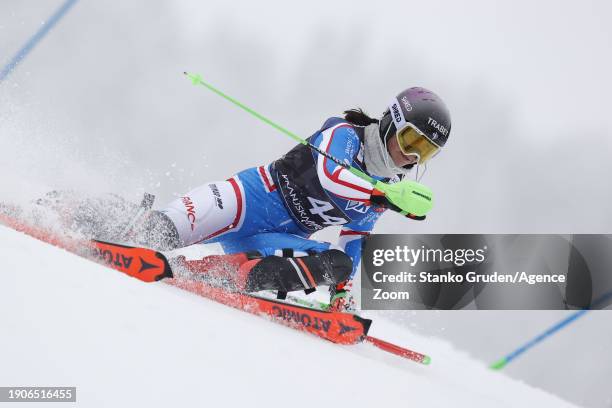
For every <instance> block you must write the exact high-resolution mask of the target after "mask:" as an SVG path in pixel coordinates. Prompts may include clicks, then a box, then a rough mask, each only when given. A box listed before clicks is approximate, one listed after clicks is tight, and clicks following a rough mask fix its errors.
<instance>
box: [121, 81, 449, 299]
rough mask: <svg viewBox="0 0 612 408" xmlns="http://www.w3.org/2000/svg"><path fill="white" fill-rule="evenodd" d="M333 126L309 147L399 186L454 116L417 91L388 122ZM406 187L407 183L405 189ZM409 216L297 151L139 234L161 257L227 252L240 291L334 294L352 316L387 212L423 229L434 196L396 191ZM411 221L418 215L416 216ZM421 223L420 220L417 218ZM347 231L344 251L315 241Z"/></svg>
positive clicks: (211, 187) (353, 114) (399, 102)
mask: <svg viewBox="0 0 612 408" xmlns="http://www.w3.org/2000/svg"><path fill="white" fill-rule="evenodd" d="M344 113H345V116H344V119H341V118H335V117H332V118H330V119H328V120H326V121H325V123H324V124H323V126H322V127H321V128H320V129H319V130H318V131H316V132H315V133H314V134H313V135H312V136H310V137H309V138H308V139H307V141H308V142H310V143H311V144H313V145H314V146H317V147H318V148H319V149H321V150H323V151H325V152H327V153H328V154H329V155H331V156H333V157H334V158H336V159H338V160H339V161H340V162H342V163H345V164H347V165H350V166H352V167H355V168H357V169H359V170H361V171H363V172H365V173H366V174H368V175H370V176H371V177H372V178H374V179H375V180H380V181H383V182H386V183H397V182H399V181H400V180H401V179H402V178H403V177H404V176H405V175H406V174H407V173H408V171H409V170H410V169H412V168H413V167H414V166H416V165H420V164H423V163H426V162H427V161H428V160H429V159H430V158H431V157H433V156H434V155H435V154H437V153H438V152H439V151H440V150H441V149H442V147H443V146H444V145H445V143H446V141H447V140H448V136H449V133H450V129H451V121H450V115H449V112H448V109H447V108H446V106H445V104H444V103H443V102H442V100H441V99H440V98H439V97H438V96H437V95H436V94H434V93H433V92H431V91H428V90H426V89H424V88H409V89H407V90H405V91H403V92H401V93H400V94H399V95H397V97H396V98H395V99H393V101H392V102H391V104H390V106H389V108H388V109H387V110H386V111H385V112H384V114H383V116H382V118H381V119H380V120H377V119H372V118H370V117H369V116H367V115H366V114H365V113H364V112H363V111H361V110H360V109H351V110H348V111H345V112H344ZM406 181H407V180H406ZM397 186H399V187H398V188H400V190H401V189H403V190H402V191H400V193H401V195H402V196H403V197H405V200H404V202H402V205H401V208H398V206H397V205H396V204H397V203H395V202H392V200H391V199H390V197H388V196H386V195H385V193H384V192H382V191H380V190H379V189H378V188H375V186H374V185H372V184H371V183H370V182H367V181H364V180H363V179H362V178H360V177H358V176H356V175H355V174H353V173H351V172H350V171H349V170H348V169H347V168H345V167H343V166H340V165H338V164H337V163H336V162H334V161H332V160H330V159H329V158H327V157H325V156H323V155H321V154H320V153H317V152H316V151H314V150H312V149H310V148H309V147H308V146H305V145H302V144H299V145H297V146H296V147H294V148H293V149H291V150H290V151H289V152H288V153H287V154H285V155H284V156H282V157H281V158H280V159H278V160H276V161H274V162H272V163H270V164H268V165H265V166H260V167H255V168H250V169H247V170H243V171H241V172H240V173H238V174H236V175H235V176H233V177H231V178H229V179H228V180H225V181H217V182H212V183H206V184H204V185H202V186H201V187H198V188H196V189H194V190H192V191H190V192H188V193H187V194H185V195H184V196H182V197H181V198H179V199H177V200H175V201H173V202H171V203H170V204H169V205H168V206H167V207H166V208H164V209H162V210H161V211H153V212H151V213H150V214H149V216H148V217H146V219H145V220H144V221H143V222H142V224H141V225H140V226H138V227H136V228H135V229H134V233H133V237H134V238H135V240H136V241H138V242H140V243H142V244H144V245H148V246H151V247H155V248H157V249H161V250H167V249H174V248H178V247H183V246H187V245H192V244H195V243H213V242H217V243H220V244H221V245H222V247H223V249H224V251H225V252H226V253H227V254H235V255H233V256H230V257H228V258H226V259H228V260H230V262H233V263H234V264H235V266H236V267H237V268H236V271H234V273H233V275H232V277H231V279H232V281H233V284H235V285H236V287H237V288H238V290H241V291H247V292H251V291H259V290H264V289H272V290H278V291H279V293H280V294H282V293H286V292H289V291H294V290H306V291H307V292H309V291H313V290H314V288H315V287H316V286H318V285H321V284H323V285H329V286H330V308H331V309H332V310H352V309H353V308H354V302H353V300H352V296H351V295H350V292H349V291H350V288H351V281H352V279H353V277H354V276H355V273H356V270H357V266H358V264H359V261H360V257H361V245H362V238H364V237H365V236H367V235H368V234H369V233H370V231H371V230H372V228H373V227H374V224H375V223H376V221H377V220H378V218H379V217H380V216H381V215H382V213H383V212H384V211H385V210H386V209H392V210H395V211H400V212H402V210H404V211H403V213H404V214H406V213H408V215H409V216H410V217H411V218H414V219H422V218H424V215H425V213H426V212H428V211H429V209H431V196H430V195H429V197H427V194H419V189H425V191H426V192H428V191H429V190H427V189H426V188H425V187H424V186H422V185H420V184H418V183H416V182H401V183H399V184H397ZM410 213H411V214H410ZM413 214H416V215H417V216H421V217H416V216H414V215H413ZM333 225H341V226H342V229H341V230H340V237H339V241H338V244H337V245H333V244H331V243H329V242H320V241H316V240H312V239H309V237H310V235H312V234H313V233H315V232H317V231H319V230H321V229H323V228H326V227H328V226H333Z"/></svg>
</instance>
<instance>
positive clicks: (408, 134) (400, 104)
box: [380, 87, 451, 167]
mask: <svg viewBox="0 0 612 408" xmlns="http://www.w3.org/2000/svg"><path fill="white" fill-rule="evenodd" d="M450 130H451V118H450V114H449V112H448V108H447V107H446V105H445V104H444V102H443V101H442V99H440V97H439V96H438V95H436V94H435V93H433V92H431V91H429V90H427V89H425V88H420V87H415V88H408V89H406V90H404V91H402V92H400V93H399V95H397V97H396V98H395V99H394V100H393V101H392V102H391V104H390V105H389V109H387V110H386V111H385V113H384V114H383V117H382V118H381V120H380V137H381V138H382V141H383V143H384V144H385V146H386V144H387V141H388V140H389V138H391V137H393V136H395V137H397V141H398V144H399V146H400V150H401V151H402V153H404V154H405V155H410V154H414V155H417V156H418V158H419V163H425V162H426V161H427V160H429V159H430V158H431V157H433V156H435V155H436V154H437V153H438V152H439V151H440V150H441V149H442V147H443V146H444V145H445V144H446V141H447V140H448V136H449V134H450ZM410 167H411V166H410Z"/></svg>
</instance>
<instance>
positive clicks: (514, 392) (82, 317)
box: [0, 226, 572, 408]
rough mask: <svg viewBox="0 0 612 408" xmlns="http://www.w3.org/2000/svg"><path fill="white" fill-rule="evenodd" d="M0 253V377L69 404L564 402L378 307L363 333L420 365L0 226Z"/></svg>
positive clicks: (483, 404)
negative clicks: (65, 395)
mask: <svg viewBox="0 0 612 408" xmlns="http://www.w3.org/2000/svg"><path fill="white" fill-rule="evenodd" d="M0 260H1V261H2V269H1V271H0V278H1V282H2V283H1V284H0V324H1V326H2V335H1V336H0V361H1V366H2V370H0V385H2V386H26V385H29V386H76V387H77V403H76V406H83V407H103V406H146V407H168V406H177V407H183V406H185V407H187V406H213V407H214V406H251V407H253V406H281V405H282V406H291V407H292V408H293V407H306V406H308V407H312V406H323V405H325V406H343V407H361V406H390V405H391V404H394V405H395V404H402V406H414V407H419V408H422V407H449V406H469V407H526V406H538V407H569V406H572V405H570V404H568V403H567V402H565V401H563V400H560V399H559V398H557V397H555V396H552V395H550V394H547V393H545V392H544V391H541V390H538V389H535V388H533V387H530V386H528V385H525V384H523V383H520V382H517V381H515V380H512V379H510V378H507V377H505V376H504V375H502V374H500V373H497V372H491V371H489V370H488V369H486V368H485V367H483V366H482V364H481V363H478V362H476V361H474V360H472V359H470V358H469V357H468V356H467V355H465V354H463V353H461V352H458V351H457V350H455V349H453V348H452V347H451V346H450V345H449V344H447V343H443V342H440V341H439V340H430V339H427V338H424V337H420V336H417V335H415V334H413V333H411V332H409V331H407V330H406V329H405V328H399V327H396V326H394V325H393V324H392V323H389V322H385V321H383V320H380V319H378V320H376V321H375V322H374V325H373V327H372V331H371V333H372V334H373V335H377V336H380V337H383V338H386V339H388V340H391V341H396V342H398V343H400V344H403V345H405V346H408V347H413V348H414V349H416V350H418V351H423V352H426V353H428V354H430V355H431V356H432V358H433V361H432V365H430V366H421V365H419V364H415V363H413V362H410V361H405V360H402V359H400V358H397V357H395V356H392V355H386V354H385V353H383V352H382V351H380V350H378V349H375V348H373V347H372V346H369V345H367V344H360V345H357V346H338V345H334V344H332V343H329V342H326V341H324V340H320V339H318V338H316V337H314V336H310V335H307V334H304V333H300V332H297V331H294V330H292V329H290V328H286V327H283V326H280V325H278V324H275V323H273V322H269V321H267V320H265V319H262V318H260V317H256V316H252V315H249V314H247V313H244V312H241V311H238V310H234V309H231V308H229V307H226V306H223V305H220V304H217V303H214V302H212V301H209V300H207V299H204V298H201V297H199V296H196V295H193V294H191V293H188V292H184V291H181V290H180V289H177V288H174V287H171V286H169V285H165V284H163V283H155V284H145V283H142V282H140V281H137V280H135V279H131V278H129V277H127V276H124V275H122V274H121V273H118V272H115V271H113V270H110V269H107V268H105V267H103V266H101V265H97V264H95V263H92V262H90V261H87V260H85V259H82V258H79V257H77V256H74V255H72V254H69V253H67V252H65V251H63V250H61V249H58V248H55V247H52V246H50V245H48V244H45V243H42V242H38V241H36V240H34V239H32V238H30V237H28V236H26V235H23V234H20V233H18V232H15V231H13V230H10V229H7V228H5V227H2V226H0ZM66 405H67V406H71V407H74V406H75V404H71V403H68V404H66ZM23 406H27V404H23ZM54 406H61V404H56V405H54Z"/></svg>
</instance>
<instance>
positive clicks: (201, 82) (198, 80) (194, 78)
mask: <svg viewBox="0 0 612 408" xmlns="http://www.w3.org/2000/svg"><path fill="white" fill-rule="evenodd" d="M184 74H185V75H186V76H187V77H188V78H189V79H191V82H192V83H193V84H194V85H202V86H204V87H206V88H208V89H209V90H211V91H212V92H214V93H216V94H217V95H219V96H220V97H222V98H224V99H226V100H228V101H229V102H231V103H233V104H234V105H236V106H238V107H239V108H241V109H243V110H245V111H246V112H248V113H250V114H251V115H253V116H255V117H256V118H257V119H259V120H261V121H262V122H264V123H267V124H268V125H270V126H272V127H273V128H275V129H276V130H278V131H280V132H281V133H283V134H285V135H286V136H289V137H290V138H291V139H293V140H295V141H296V142H298V143H301V144H303V145H304V146H308V147H309V148H311V149H312V150H314V151H316V152H317V153H319V154H320V155H322V156H325V157H327V158H328V159H329V160H331V161H333V162H334V163H336V164H338V165H339V166H342V167H344V168H345V169H347V170H348V171H350V172H351V173H353V174H354V175H356V176H357V177H360V178H361V179H363V180H365V181H367V182H368V183H370V184H372V185H374V184H376V182H377V180H375V179H374V178H372V177H370V176H369V175H367V174H366V173H364V172H363V171H361V170H359V169H357V168H355V167H353V166H350V165H348V164H346V163H344V162H342V161H340V160H339V159H337V158H335V157H334V156H332V155H330V154H329V153H327V152H325V151H323V150H321V149H319V148H318V147H317V146H315V145H313V144H312V143H309V142H308V141H307V140H306V139H303V138H301V137H299V136H298V135H296V134H295V133H293V132H291V131H289V130H287V129H285V128H284V127H282V126H280V125H279V124H277V123H275V122H273V121H272V120H270V119H268V118H266V117H265V116H263V115H262V114H260V113H258V112H256V111H254V110H253V109H251V108H249V107H248V106H246V105H244V104H243V103H241V102H239V101H237V100H236V99H234V98H232V97H231V96H229V95H226V94H225V93H223V92H221V91H220V90H219V89H217V88H215V87H214V86H212V85H211V84H209V83H207V82H205V81H204V80H203V79H202V77H201V76H200V75H199V74H190V73H188V72H184Z"/></svg>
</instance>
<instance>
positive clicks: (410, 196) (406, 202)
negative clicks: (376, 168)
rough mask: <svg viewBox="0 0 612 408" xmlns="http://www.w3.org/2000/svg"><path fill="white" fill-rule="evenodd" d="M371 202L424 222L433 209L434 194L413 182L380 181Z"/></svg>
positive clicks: (375, 186)
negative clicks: (390, 182)
mask: <svg viewBox="0 0 612 408" xmlns="http://www.w3.org/2000/svg"><path fill="white" fill-rule="evenodd" d="M370 201H371V202H372V203H374V204H376V205H379V206H381V207H384V208H389V209H390V210H393V211H396V212H399V213H400V214H403V215H406V216H407V217H410V218H412V219H415V220H422V219H425V215H426V214H427V213H428V212H429V211H431V209H432V208H433V193H432V191H431V190H430V189H429V188H428V187H426V186H424V185H423V184H420V183H417V182H416V181H413V180H402V181H400V182H398V183H394V184H387V183H383V182H381V181H379V182H377V183H376V184H375V185H374V190H373V191H372V195H371V196H370Z"/></svg>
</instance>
